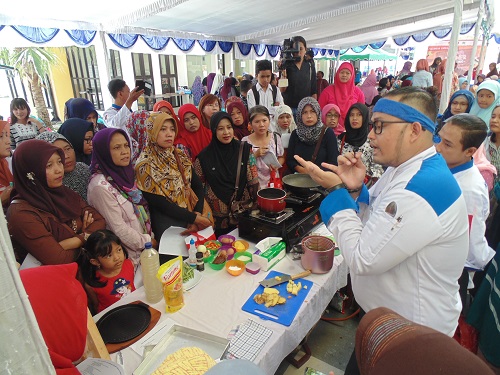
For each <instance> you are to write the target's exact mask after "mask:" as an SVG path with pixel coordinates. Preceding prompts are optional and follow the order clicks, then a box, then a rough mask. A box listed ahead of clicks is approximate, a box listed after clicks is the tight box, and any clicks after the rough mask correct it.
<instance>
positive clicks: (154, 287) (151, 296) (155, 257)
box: [141, 242, 163, 303]
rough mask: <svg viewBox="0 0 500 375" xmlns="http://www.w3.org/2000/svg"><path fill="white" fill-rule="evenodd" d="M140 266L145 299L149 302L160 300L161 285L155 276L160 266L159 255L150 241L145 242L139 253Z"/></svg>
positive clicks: (161, 293) (161, 295)
mask: <svg viewBox="0 0 500 375" xmlns="http://www.w3.org/2000/svg"><path fill="white" fill-rule="evenodd" d="M141 267H142V276H143V278H144V290H145V291H146V299H147V301H148V302H149V303H157V302H160V300H161V299H162V297H163V285H162V284H161V281H160V280H158V278H157V277H156V274H157V273H158V268H160V255H159V254H158V252H157V251H156V250H155V249H153V245H152V244H151V242H146V244H145V246H144V250H143V251H142V253H141Z"/></svg>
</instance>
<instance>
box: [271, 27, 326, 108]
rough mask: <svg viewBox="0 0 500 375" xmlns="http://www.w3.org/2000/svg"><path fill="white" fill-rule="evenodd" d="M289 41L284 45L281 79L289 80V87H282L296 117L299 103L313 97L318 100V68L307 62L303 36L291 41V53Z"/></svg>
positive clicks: (286, 102) (281, 89)
mask: <svg viewBox="0 0 500 375" xmlns="http://www.w3.org/2000/svg"><path fill="white" fill-rule="evenodd" d="M288 41H289V40H285V43H283V50H282V59H281V62H280V64H281V66H280V69H281V70H282V72H281V78H287V79H288V87H280V91H281V92H282V93H283V100H284V101H285V104H286V105H288V106H289V107H290V108H292V111H293V115H294V116H296V112H297V106H298V104H299V102H300V101H301V100H302V99H303V98H305V97H307V96H312V97H313V98H314V99H317V95H316V94H317V88H316V68H315V67H314V62H313V61H306V60H305V59H304V56H305V54H306V48H307V45H306V41H305V39H304V38H303V37H301V36H296V37H293V38H292V39H291V42H292V43H291V44H292V46H291V53H290V52H288V53H287V50H289V48H288V47H290V44H288V43H287V42H288Z"/></svg>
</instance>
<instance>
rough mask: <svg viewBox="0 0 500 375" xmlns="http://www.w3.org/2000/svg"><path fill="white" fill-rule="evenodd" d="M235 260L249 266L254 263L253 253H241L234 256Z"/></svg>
mask: <svg viewBox="0 0 500 375" xmlns="http://www.w3.org/2000/svg"><path fill="white" fill-rule="evenodd" d="M240 258H241V259H240ZM234 259H238V260H240V261H242V262H243V263H245V264H248V263H250V262H251V261H252V253H249V252H248V251H241V252H239V253H236V254H234Z"/></svg>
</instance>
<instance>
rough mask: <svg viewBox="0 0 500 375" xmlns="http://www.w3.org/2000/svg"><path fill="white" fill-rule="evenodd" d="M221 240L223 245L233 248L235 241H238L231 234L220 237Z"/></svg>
mask: <svg viewBox="0 0 500 375" xmlns="http://www.w3.org/2000/svg"><path fill="white" fill-rule="evenodd" d="M217 239H218V240H219V242H220V243H221V244H222V245H229V246H231V244H232V243H233V242H234V240H235V239H236V238H235V237H234V236H231V235H229V234H223V235H221V236H219V238H217Z"/></svg>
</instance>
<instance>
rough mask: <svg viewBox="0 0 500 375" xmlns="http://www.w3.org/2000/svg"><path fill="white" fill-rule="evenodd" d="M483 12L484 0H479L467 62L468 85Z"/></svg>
mask: <svg viewBox="0 0 500 375" xmlns="http://www.w3.org/2000/svg"><path fill="white" fill-rule="evenodd" d="M483 12H484V0H481V2H480V3H479V10H478V12H477V21H476V27H475V30H474V43H473V44H472V52H471V55H470V64H469V74H467V82H468V83H469V86H471V82H472V81H471V80H472V73H473V70H474V61H475V59H476V51H477V41H478V39H479V31H480V30H481V22H482V20H483ZM477 67H478V70H479V64H478V65H477ZM477 74H479V72H476V76H477Z"/></svg>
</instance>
